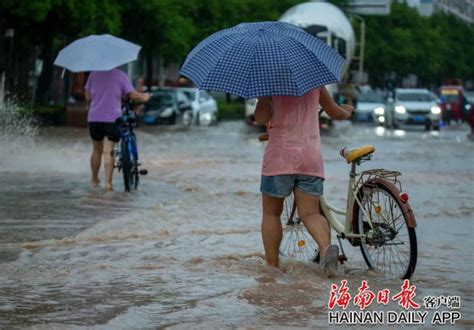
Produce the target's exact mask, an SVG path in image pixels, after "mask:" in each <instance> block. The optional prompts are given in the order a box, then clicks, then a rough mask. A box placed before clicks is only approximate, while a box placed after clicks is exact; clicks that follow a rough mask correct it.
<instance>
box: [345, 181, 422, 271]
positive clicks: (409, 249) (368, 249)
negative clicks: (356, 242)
mask: <svg viewBox="0 0 474 330" xmlns="http://www.w3.org/2000/svg"><path fill="white" fill-rule="evenodd" d="M358 198H359V200H360V201H361V205H360V206H359V204H358V203H357V202H354V210H353V212H354V213H353V216H354V218H353V221H354V223H353V225H354V232H355V233H357V234H363V235H365V238H362V239H360V249H361V251H362V256H363V257H364V260H365V262H366V263H367V265H368V266H369V267H370V268H373V269H375V270H377V271H380V272H382V273H384V274H386V275H388V276H390V277H398V278H402V279H406V278H410V277H411V276H412V275H413V272H414V271H415V267H416V260H417V248H418V247H417V241H416V233H415V228H414V218H412V214H411V213H410V211H411V208H410V206H409V205H408V203H404V202H402V201H401V200H400V197H399V191H398V188H397V187H396V186H395V185H393V184H392V183H390V182H388V181H386V180H380V179H376V180H374V181H368V182H366V183H364V185H363V186H362V188H361V189H360V190H359V193H358Z"/></svg>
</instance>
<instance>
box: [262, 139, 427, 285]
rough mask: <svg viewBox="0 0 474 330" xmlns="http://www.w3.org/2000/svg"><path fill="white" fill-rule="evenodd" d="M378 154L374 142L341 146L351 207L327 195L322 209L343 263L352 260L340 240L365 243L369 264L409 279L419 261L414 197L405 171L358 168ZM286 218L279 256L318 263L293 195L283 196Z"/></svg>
mask: <svg viewBox="0 0 474 330" xmlns="http://www.w3.org/2000/svg"><path fill="white" fill-rule="evenodd" d="M259 140H260V141H261V142H263V141H266V140H268V134H266V133H265V134H262V135H260V136H259ZM374 152H375V147H374V146H372V145H366V146H362V147H359V148H355V149H342V150H341V152H340V153H341V156H342V157H343V158H345V159H346V161H347V163H348V164H351V170H350V172H349V184H348V194H347V204H346V209H345V210H343V209H339V208H337V207H334V206H333V205H331V204H330V203H329V202H328V200H327V198H326V196H324V195H322V196H320V198H319V204H320V205H319V206H320V207H319V209H320V213H321V214H322V215H323V216H324V217H325V218H326V219H327V220H328V222H329V225H330V227H331V228H332V229H334V230H335V231H336V233H337V239H338V243H339V247H340V251H341V253H342V254H341V255H340V256H339V261H340V262H341V264H343V263H344V262H345V261H347V257H346V255H345V253H344V249H343V247H342V243H341V239H347V240H348V241H349V243H350V244H351V245H352V246H354V247H357V246H359V247H360V249H361V252H362V256H363V258H364V260H365V262H366V264H367V266H368V267H369V268H371V269H374V270H376V271H380V272H383V273H384V274H386V275H388V276H396V277H399V278H402V279H407V278H410V277H411V276H412V275H413V273H414V271H415V267H416V262H417V253H418V252H417V249H418V247H417V239H416V232H415V227H416V220H415V215H414V213H413V210H412V208H411V206H410V204H409V203H408V199H409V195H408V194H407V193H406V192H403V190H402V186H401V182H400V181H399V179H398V178H399V177H400V176H401V173H400V172H398V171H389V170H385V169H370V170H365V171H362V172H360V173H357V172H356V168H357V166H358V165H360V164H361V163H362V162H365V161H369V160H370V159H371V157H372V154H373V153H374ZM337 215H340V216H345V222H342V221H340V220H339V219H337ZM282 222H283V225H284V232H283V239H282V242H281V244H280V255H282V256H286V257H290V258H294V259H297V260H300V261H306V262H308V261H311V262H319V250H318V247H317V244H316V242H315V241H314V239H313V238H312V237H311V235H309V233H308V232H307V230H306V228H305V227H304V225H303V222H302V221H301V219H300V218H299V217H298V212H297V206H296V203H295V201H294V197H293V194H291V195H290V196H288V197H287V198H285V200H284V208H283V213H282Z"/></svg>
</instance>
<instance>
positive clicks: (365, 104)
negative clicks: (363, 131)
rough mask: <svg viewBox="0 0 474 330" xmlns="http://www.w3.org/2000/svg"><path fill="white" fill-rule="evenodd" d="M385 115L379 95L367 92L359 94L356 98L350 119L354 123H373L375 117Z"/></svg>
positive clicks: (382, 100)
mask: <svg viewBox="0 0 474 330" xmlns="http://www.w3.org/2000/svg"><path fill="white" fill-rule="evenodd" d="M384 113H385V100H384V99H383V97H382V95H380V93H377V92H375V91H367V92H364V93H359V95H358V97H357V104H356V109H355V111H354V115H353V116H352V119H353V120H354V121H365V122H369V121H374V120H376V117H378V116H383V115H384Z"/></svg>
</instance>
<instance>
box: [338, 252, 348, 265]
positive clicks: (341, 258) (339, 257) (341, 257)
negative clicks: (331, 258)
mask: <svg viewBox="0 0 474 330" xmlns="http://www.w3.org/2000/svg"><path fill="white" fill-rule="evenodd" d="M337 259H338V260H339V262H340V263H341V265H344V262H346V261H347V257H346V256H345V255H344V254H341V255H339V256H338V257H337Z"/></svg>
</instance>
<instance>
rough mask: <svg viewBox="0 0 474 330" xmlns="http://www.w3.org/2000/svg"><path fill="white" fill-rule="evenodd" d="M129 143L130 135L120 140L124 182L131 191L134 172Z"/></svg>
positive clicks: (127, 189)
mask: <svg viewBox="0 0 474 330" xmlns="http://www.w3.org/2000/svg"><path fill="white" fill-rule="evenodd" d="M129 143H130V137H129V136H127V137H125V138H123V139H122V140H121V142H120V155H121V164H122V173H123V184H124V187H125V191H126V192H129V191H130V188H131V187H132V186H133V174H132V167H133V162H132V159H131V154H130V149H129Z"/></svg>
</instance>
